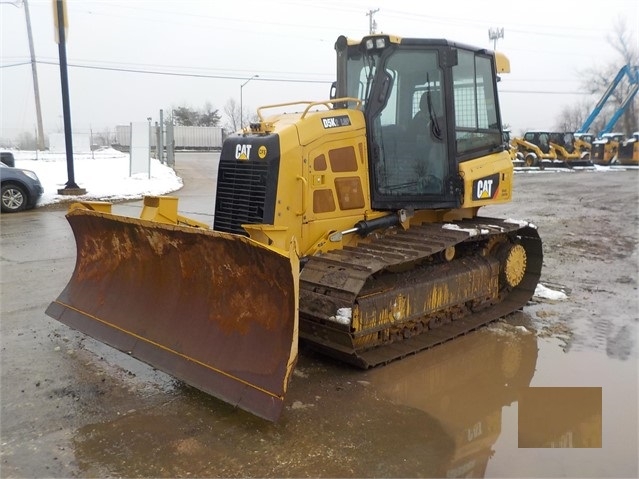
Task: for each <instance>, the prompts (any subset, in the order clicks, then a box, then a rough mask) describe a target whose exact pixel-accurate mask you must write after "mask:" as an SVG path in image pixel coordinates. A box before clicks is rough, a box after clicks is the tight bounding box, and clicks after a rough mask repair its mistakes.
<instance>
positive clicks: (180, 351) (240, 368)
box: [46, 209, 299, 421]
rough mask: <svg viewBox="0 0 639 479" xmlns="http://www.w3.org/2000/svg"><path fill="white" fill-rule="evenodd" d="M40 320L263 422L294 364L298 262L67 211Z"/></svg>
mask: <svg viewBox="0 0 639 479" xmlns="http://www.w3.org/2000/svg"><path fill="white" fill-rule="evenodd" d="M67 220H68V221H69V223H70V225H71V228H72V229H73V234H74V236H75V240H76V245H77V258H76V266H75V270H74V272H73V275H72V277H71V279H70V281H69V283H68V284H67V286H66V288H65V289H64V290H63V291H62V293H61V294H60V296H59V297H58V298H57V299H56V300H55V301H53V302H52V303H51V304H50V305H49V307H48V308H47V310H46V313H47V314H48V315H49V316H51V317H53V318H54V319H57V320H58V321H60V322H62V323H64V324H66V325H68V326H70V327H72V328H74V329H77V330H79V331H81V332H83V333H85V334H87V335H89V336H92V337H94V338H96V339H98V340H99V341H101V342H104V343H106V344H109V345H111V346H113V347H115V348H117V349H119V350H120V351H123V352H126V353H128V354H130V355H132V356H134V357H136V358H138V359H140V360H142V361H144V362H146V363H148V364H150V365H152V366H154V367H155V368H157V369H160V370H162V371H165V372H167V373H169V374H170V375H172V376H174V377H176V378H178V379H180V380H182V381H184V382H186V383H188V384H190V385H192V386H194V387H196V388H198V389H201V390H202V391H205V392H207V393H209V394H211V395H213V396H215V397H217V398H219V399H221V400H223V401H226V402H228V403H230V404H233V405H236V406H237V407H239V408H241V409H244V410H246V411H249V412H251V413H253V414H255V415H257V416H260V417H262V418H265V419H267V420H270V421H275V420H277V418H278V417H279V415H280V413H281V411H282V408H283V402H284V395H285V393H286V389H287V386H288V382H289V379H290V376H291V373H292V371H293V368H294V366H295V361H296V359H297V341H298V339H297V338H298V303H297V301H298V299H297V297H298V283H299V264H298V262H297V261H298V260H297V256H296V255H295V254H294V251H293V249H294V248H293V245H292V246H291V251H289V252H288V255H286V252H279V251H275V250H272V249H269V248H267V247H265V246H263V245H261V244H260V243H257V242H255V241H252V240H250V239H249V238H247V237H244V236H239V235H232V234H227V233H220V232H215V231H212V230H208V229H201V228H193V227H187V226H181V225H171V224H162V223H159V222H155V221H147V220H142V219H136V218H129V217H123V216H116V215H112V214H110V213H105V212H99V211H91V210H88V209H75V210H71V211H70V212H69V213H68V214H67Z"/></svg>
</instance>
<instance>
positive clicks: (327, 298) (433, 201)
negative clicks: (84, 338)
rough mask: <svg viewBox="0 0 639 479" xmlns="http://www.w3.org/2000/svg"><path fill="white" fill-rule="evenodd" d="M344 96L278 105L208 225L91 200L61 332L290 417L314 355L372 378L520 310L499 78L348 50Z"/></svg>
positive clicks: (532, 243) (407, 51) (438, 44)
mask: <svg viewBox="0 0 639 479" xmlns="http://www.w3.org/2000/svg"><path fill="white" fill-rule="evenodd" d="M335 50H336V57H337V70H336V78H337V80H336V82H335V83H334V85H333V87H332V88H331V95H330V97H329V99H327V100H323V101H302V102H296V103H285V104H278V105H268V106H263V107H261V108H259V109H258V110H257V117H258V121H255V122H253V123H251V124H250V126H249V127H246V128H244V129H243V130H242V131H240V132H238V133H235V134H233V135H230V136H229V137H228V138H227V139H226V140H225V141H224V143H223V146H222V150H221V153H220V160H219V169H218V175H217V189H216V197H215V216H214V220H213V226H212V228H210V227H208V226H207V225H205V224H201V223H198V222H197V221H194V220H190V219H189V218H186V217H184V216H182V215H180V214H179V213H178V205H177V199H176V198H173V197H147V198H145V200H144V209H143V211H142V215H141V217H140V218H131V217H125V216H119V215H115V214H113V213H112V212H111V209H110V205H109V204H107V203H99V202H98V203H84V204H76V205H75V206H74V207H73V208H70V210H69V212H68V214H67V220H68V222H69V223H70V225H71V228H72V230H73V233H74V236H75V240H76V244H77V262H76V266H75V270H74V272H73V274H72V277H71V279H70V280H69V283H68V285H67V286H66V287H65V289H64V290H63V291H62V292H61V293H60V295H59V297H58V298H57V299H55V300H54V301H53V302H52V303H51V304H50V305H49V307H48V308H47V314H48V315H50V316H51V317H53V318H55V319H57V320H59V321H61V322H62V323H64V324H67V325H69V326H71V327H73V328H76V329H78V330H80V331H82V332H84V333H86V334H88V335H90V336H93V337H95V338H97V339H98V340H100V341H102V342H104V343H107V344H109V345H111V346H113V347H115V348H117V349H119V350H121V351H124V352H126V353H128V354H131V355H132V356H134V357H136V358H138V359H140V360H142V361H144V362H147V363H149V364H151V365H153V366H154V367H156V368H158V369H160V370H163V371H165V372H168V373H169V374H171V375H173V376H174V377H176V378H178V379H180V380H182V381H184V382H186V383H188V384H190V385H192V386H194V387H197V388H199V389H201V390H203V391H205V392H207V393H209V394H211V395H213V396H215V397H217V398H220V399H222V400H224V401H226V402H228V403H231V404H233V405H235V406H237V407H239V408H242V409H244V410H247V411H250V412H251V413H253V414H255V415H257V416H259V417H262V418H265V419H267V420H271V421H275V420H277V419H278V418H279V416H280V414H281V412H282V409H283V407H284V401H285V394H286V391H287V389H288V386H289V380H290V378H291V375H292V372H293V369H294V366H295V364H296V360H297V356H298V343H299V341H303V342H304V343H305V344H307V345H308V346H309V347H312V348H316V349H317V350H319V351H322V352H323V353H326V354H327V355H330V356H333V357H335V358H338V359H341V360H343V361H346V362H347V363H350V364H353V365H355V366H357V367H361V368H368V367H373V366H377V365H382V364H385V363H388V362H390V361H393V360H395V359H398V358H402V357H403V356H405V355H409V354H412V353H415V352H417V351H420V350H423V349H426V348H430V347H432V346H434V345H437V344H439V343H442V342H444V341H447V340H450V339H452V338H455V337H457V336H460V335H463V334H465V333H467V332H469V331H472V330H474V329H476V328H478V327H480V326H482V325H484V324H486V323H488V322H490V321H493V320H495V319H497V318H500V317H503V316H506V315H508V314H509V313H511V312H513V311H515V310H518V309H521V308H522V307H523V306H524V305H525V304H526V303H527V302H528V300H529V299H530V298H531V297H532V295H533V294H534V291H535V287H536V285H537V283H538V280H539V277H540V273H541V266H542V245H541V240H540V237H539V234H538V232H537V229H536V227H535V226H534V225H532V224H530V223H528V222H527V221H521V220H512V219H499V218H492V217H483V216H481V215H480V214H479V211H480V209H481V208H482V207H483V206H487V205H495V204H499V203H504V202H509V201H511V199H512V188H513V165H512V161H511V159H510V157H509V155H508V153H507V152H506V151H505V150H504V144H503V141H502V128H501V118H500V110H499V102H498V94H497V81H498V78H499V77H498V75H499V73H501V72H507V71H508V69H509V64H508V60H507V59H506V58H505V57H504V56H502V55H500V54H495V53H493V52H490V51H487V50H486V49H485V48H474V47H471V46H467V45H463V44H459V43H455V42H450V41H447V40H441V39H418V38H401V37H396V36H390V35H381V34H378V35H371V36H367V37H364V38H363V39H361V40H357V41H356V40H351V39H347V38H346V37H344V36H340V37H339V38H338V39H337V41H336V43H335Z"/></svg>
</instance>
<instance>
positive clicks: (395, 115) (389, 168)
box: [335, 35, 504, 210]
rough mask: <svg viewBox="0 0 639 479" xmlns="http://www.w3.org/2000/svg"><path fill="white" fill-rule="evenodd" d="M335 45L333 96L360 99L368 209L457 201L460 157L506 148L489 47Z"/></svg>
mask: <svg viewBox="0 0 639 479" xmlns="http://www.w3.org/2000/svg"><path fill="white" fill-rule="evenodd" d="M335 47H336V50H337V53H338V55H337V58H338V60H337V61H338V65H337V77H338V81H337V84H336V96H337V97H354V98H359V99H361V100H362V102H363V103H362V104H363V109H364V116H365V119H366V124H367V130H368V139H367V141H368V152H369V161H370V163H371V164H370V175H371V200H372V206H373V208H374V209H378V210H390V209H399V208H406V207H412V208H415V209H425V208H429V209H433V208H457V207H459V206H460V204H461V201H462V198H463V181H462V180H461V178H460V177H459V174H458V165H459V163H460V162H463V161H470V160H473V159H475V158H479V157H483V156H486V155H488V154H491V153H495V152H499V151H503V149H504V145H503V141H502V131H501V118H500V113H499V106H498V101H497V76H496V67H495V57H494V55H493V53H492V52H488V51H486V50H484V49H477V48H473V47H469V46H466V45H461V44H457V43H452V42H449V41H447V40H430V39H406V38H404V39H400V38H397V37H390V36H388V35H374V36H370V37H366V38H364V39H363V40H362V41H361V42H358V43H352V42H349V41H348V40H347V39H346V38H345V37H340V38H339V39H338V41H337V43H336V45H335Z"/></svg>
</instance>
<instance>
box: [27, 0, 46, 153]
mask: <svg viewBox="0 0 639 479" xmlns="http://www.w3.org/2000/svg"><path fill="white" fill-rule="evenodd" d="M23 2H24V16H25V18H26V19H27V35H28V37H29V52H30V53H31V73H33V92H34V94H35V107H36V116H37V121H38V138H37V139H36V145H37V147H36V148H37V149H38V150H44V130H43V128H42V109H41V107H40V88H39V87H38V70H37V68H36V58H35V50H34V48H33V35H32V34H31V16H30V15H29V2H28V1H27V0H23Z"/></svg>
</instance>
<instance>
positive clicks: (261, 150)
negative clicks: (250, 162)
mask: <svg viewBox="0 0 639 479" xmlns="http://www.w3.org/2000/svg"><path fill="white" fill-rule="evenodd" d="M267 153H268V151H267V149H266V147H265V146H264V145H262V146H260V147H259V148H258V149H257V156H259V157H260V160H263V159H264V158H266V154H267Z"/></svg>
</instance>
